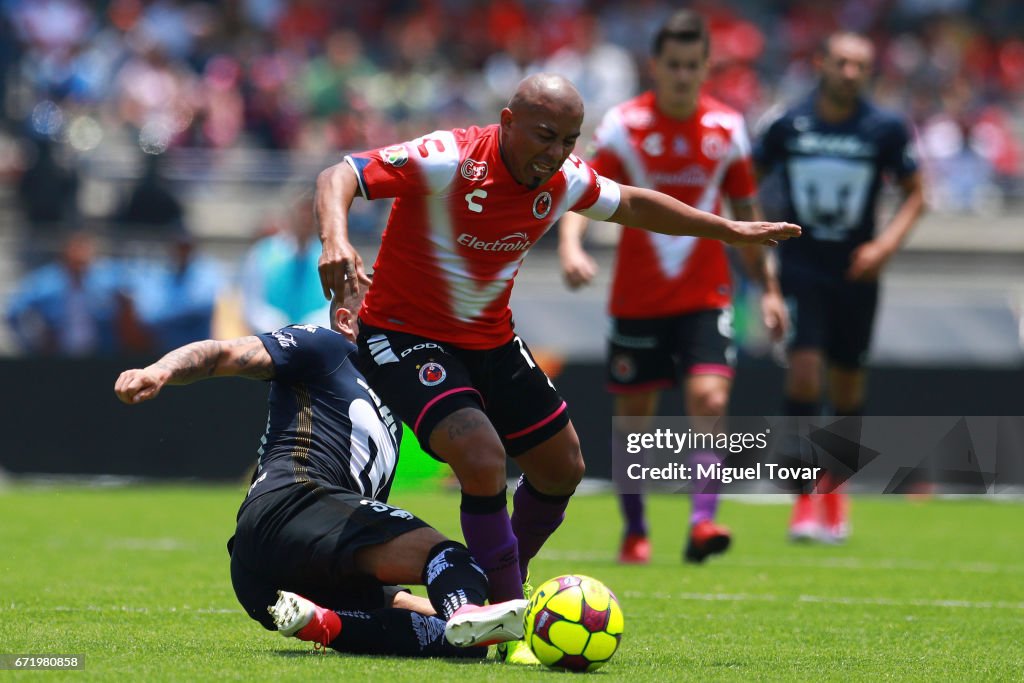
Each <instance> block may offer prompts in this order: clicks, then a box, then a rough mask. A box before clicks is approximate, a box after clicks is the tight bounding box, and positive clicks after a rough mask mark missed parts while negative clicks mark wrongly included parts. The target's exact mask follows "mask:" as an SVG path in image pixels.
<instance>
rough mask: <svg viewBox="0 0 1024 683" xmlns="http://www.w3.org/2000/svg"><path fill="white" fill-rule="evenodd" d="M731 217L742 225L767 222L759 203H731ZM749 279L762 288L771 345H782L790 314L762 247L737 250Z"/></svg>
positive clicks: (773, 270) (762, 307)
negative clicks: (773, 343) (779, 343)
mask: <svg viewBox="0 0 1024 683" xmlns="http://www.w3.org/2000/svg"><path fill="white" fill-rule="evenodd" d="M729 206H730V208H731V209H732V215H733V216H735V217H736V218H738V219H739V220H741V221H760V220H762V219H763V218H764V213H763V212H762V211H761V204H760V203H759V202H758V201H757V200H756V199H750V200H745V201H731V202H730V204H729ZM737 252H738V253H739V256H740V260H741V261H742V263H743V269H744V270H745V271H746V272H747V276H748V277H749V278H750V279H751V280H753V281H754V282H756V283H757V284H758V286H760V287H761V321H762V323H763V324H764V326H765V328H766V329H767V330H768V333H769V334H770V335H771V338H772V341H776V342H778V341H782V339H783V338H784V337H785V336H786V330H787V329H788V327H789V313H788V312H787V311H786V303H785V301H784V300H783V298H782V288H781V287H780V286H779V278H778V275H777V274H776V270H775V262H774V261H773V260H772V258H771V254H769V253H768V251H767V250H766V249H765V248H764V247H762V246H761V245H760V244H745V245H742V246H740V247H737Z"/></svg>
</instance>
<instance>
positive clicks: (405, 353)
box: [401, 342, 444, 358]
mask: <svg viewBox="0 0 1024 683" xmlns="http://www.w3.org/2000/svg"><path fill="white" fill-rule="evenodd" d="M423 349H437V350H438V351H440V352H441V353H444V348H443V347H442V346H441V345H440V344H435V343H434V342H421V343H419V344H415V345H413V346H410V347H409V348H407V349H404V350H403V351H402V353H401V356H402V358H405V357H406V356H408V355H409V354H410V353H412V352H413V351H422V350H423Z"/></svg>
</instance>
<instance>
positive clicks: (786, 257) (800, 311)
mask: <svg viewBox="0 0 1024 683" xmlns="http://www.w3.org/2000/svg"><path fill="white" fill-rule="evenodd" d="M824 47H825V49H824V51H823V54H822V55H820V57H819V61H818V68H819V71H820V75H821V80H820V84H819V86H818V88H817V90H815V91H814V92H813V93H812V94H811V95H810V96H809V97H807V98H806V99H805V100H804V101H802V102H800V103H798V104H797V105H796V106H795V107H793V108H791V109H790V110H788V111H786V112H785V113H784V114H783V115H782V116H781V117H780V118H778V119H777V120H776V121H775V122H774V123H772V124H771V126H770V127H769V128H768V129H767V131H766V132H765V133H764V135H763V137H762V139H761V140H760V142H759V144H758V145H757V146H756V147H755V150H754V158H755V161H756V163H757V165H758V166H759V167H760V169H761V170H762V172H763V173H767V174H771V173H772V172H775V173H777V174H778V175H776V176H773V177H774V179H776V180H778V181H780V183H781V192H780V194H781V195H782V197H781V200H782V202H781V203H782V204H783V205H784V207H785V208H784V209H783V214H782V216H781V217H783V218H785V219H786V220H793V221H799V222H800V224H801V225H803V226H804V228H805V230H806V232H805V233H804V236H803V238H802V239H800V240H797V241H792V242H788V243H786V244H783V245H782V246H781V248H780V250H779V256H780V261H781V284H782V291H783V295H784V296H785V298H786V301H787V304H788V305H789V306H790V318H791V320H792V322H793V329H794V333H793V335H792V338H791V340H790V343H789V371H788V373H787V378H786V407H785V412H786V414H787V415H817V414H819V412H820V410H821V406H820V402H821V397H822V386H823V374H824V371H825V369H826V367H827V371H828V372H827V383H828V392H829V398H830V401H831V404H832V407H833V409H834V410H835V413H836V414H837V415H851V416H856V415H860V414H862V412H863V405H864V379H865V377H864V361H865V357H866V355H867V351H868V346H869V344H870V342H871V332H872V328H873V325H874V320H875V308H876V305H877V302H878V277H879V274H880V273H881V271H882V269H883V268H884V267H885V264H886V263H887V262H888V260H889V258H890V257H891V256H892V255H893V254H894V253H895V252H896V250H897V249H899V247H900V244H901V243H902V242H903V240H904V239H905V238H906V236H907V235H908V233H909V232H910V230H911V229H912V228H913V226H914V224H915V222H916V221H917V219H918V217H919V216H920V215H921V213H922V211H923V209H924V193H923V190H922V185H921V176H920V173H918V169H917V162H916V160H915V159H914V156H913V153H912V143H911V134H910V131H909V130H908V128H907V125H906V124H905V123H904V122H903V120H902V119H901V118H900V117H899V116H897V115H895V114H892V113H889V112H886V111H884V110H882V109H879V108H878V107H876V106H875V105H874V104H872V103H871V102H869V101H868V100H867V99H866V98H865V97H864V96H863V92H864V89H865V86H866V84H867V82H868V79H869V77H870V74H871V68H872V64H873V61H874V47H873V46H872V44H871V42H870V41H869V40H868V39H867V38H865V37H863V36H860V35H857V34H854V33H837V34H835V35H832V36H830V37H829V39H828V40H827V41H826V43H825V46H824ZM887 178H888V179H890V180H892V181H894V182H896V183H898V184H899V186H900V188H901V189H902V190H903V195H904V197H903V201H902V203H901V204H900V205H899V206H898V207H897V209H896V212H895V213H894V214H893V216H892V218H891V219H890V220H889V224H888V226H887V227H886V228H885V229H884V230H881V231H876V213H877V205H878V197H879V193H880V191H881V188H882V185H883V181H884V180H885V179H887ZM774 203H775V202H771V201H766V205H770V204H774ZM846 464H848V465H854V466H855V464H854V463H846ZM832 479H833V481H832V482H827V483H825V485H824V486H823V490H826V491H829V490H831V489H832V487H833V485H834V483H835V481H834V479H835V477H834V476H833V477H832ZM818 503H820V504H821V509H820V510H819V509H817V505H818ZM848 534H849V525H848V520H847V518H846V501H845V499H844V497H843V495H842V494H839V493H828V494H826V495H823V496H820V497H818V496H815V497H811V496H808V495H801V496H799V497H798V500H797V504H796V507H795V508H794V513H793V518H792V520H791V523H790V536H791V537H792V538H793V539H795V540H824V541H827V542H833V543H838V542H842V541H843V540H845V539H846V537H847V535H848Z"/></svg>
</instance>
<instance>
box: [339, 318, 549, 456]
mask: <svg viewBox="0 0 1024 683" xmlns="http://www.w3.org/2000/svg"><path fill="white" fill-rule="evenodd" d="M358 346H359V369H360V370H361V371H362V373H363V375H364V376H365V377H366V380H367V381H368V382H369V383H370V386H371V387H373V390H374V391H376V392H377V393H378V394H379V395H380V397H381V399H382V400H383V401H384V403H386V404H387V405H388V407H389V408H390V409H391V410H392V411H394V412H395V413H396V414H397V415H398V416H399V417H400V418H401V419H402V421H403V422H405V423H406V424H407V425H409V426H410V427H411V428H412V430H413V432H414V433H415V434H416V438H417V439H419V442H420V446H422V447H423V449H424V450H425V451H426V452H427V453H430V454H431V455H433V456H434V457H435V458H436V457H438V456H437V454H436V453H434V452H433V451H432V450H431V448H430V435H431V433H432V432H433V431H434V428H435V427H437V425H438V423H439V422H441V420H443V419H444V418H446V417H447V416H449V415H451V414H452V413H454V412H455V411H456V410H459V409H460V408H467V407H470V408H478V409H480V410H482V411H483V412H484V413H486V414H487V417H488V419H490V421H491V424H493V425H494V429H495V430H496V431H497V432H498V436H499V437H501V442H502V444H503V445H504V447H505V452H506V453H508V454H509V455H510V456H513V457H514V456H517V455H521V454H522V453H524V452H525V451H527V450H529V449H531V448H533V447H534V446H536V445H538V444H540V443H543V442H544V441H547V440H548V439H550V438H551V437H552V436H554V435H555V434H557V433H558V432H559V431H561V430H562V429H563V428H564V427H565V426H566V425H567V424H569V414H568V411H567V410H566V405H565V401H564V400H563V399H562V396H561V395H560V394H559V393H558V391H557V390H556V389H555V387H554V385H553V384H552V383H551V380H550V379H548V376H547V375H546V374H544V371H543V370H541V369H540V368H539V367H538V366H537V363H536V362H535V361H534V360H533V356H532V355H531V354H530V350H529V348H527V346H526V344H525V343H524V342H523V340H521V339H520V338H519V337H518V336H516V337H513V339H512V341H510V342H508V343H507V344H504V345H502V346H499V347H498V348H496V349H487V350H476V349H463V348H460V347H458V346H453V345H452V344H449V343H447V342H435V341H432V340H430V339H426V338H424V337H418V336H416V335H412V334H405V333H403V332H395V331H393V330H383V329H379V328H374V327H371V326H369V325H360V330H359V341H358ZM438 459H440V458H438Z"/></svg>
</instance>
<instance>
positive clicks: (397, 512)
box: [359, 498, 413, 519]
mask: <svg viewBox="0 0 1024 683" xmlns="http://www.w3.org/2000/svg"><path fill="white" fill-rule="evenodd" d="M359 504H360V505H368V506H370V509H371V510H373V511H374V512H390V513H391V516H392V517H398V518H399V519H413V514H412V513H411V512H409V511H408V510H403V509H402V508H396V507H395V506H394V505H388V504H387V503H382V502H380V501H379V500H367V499H366V498H363V499H362V500H361V501H359Z"/></svg>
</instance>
